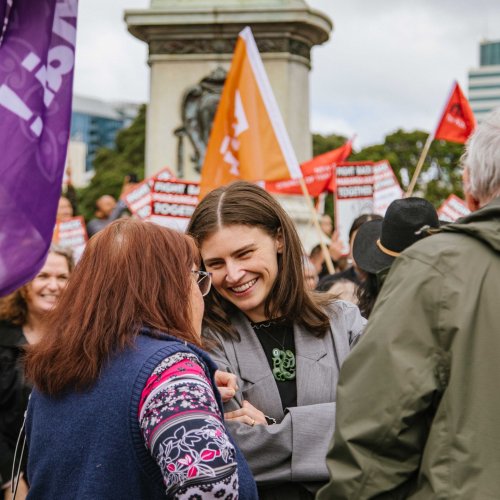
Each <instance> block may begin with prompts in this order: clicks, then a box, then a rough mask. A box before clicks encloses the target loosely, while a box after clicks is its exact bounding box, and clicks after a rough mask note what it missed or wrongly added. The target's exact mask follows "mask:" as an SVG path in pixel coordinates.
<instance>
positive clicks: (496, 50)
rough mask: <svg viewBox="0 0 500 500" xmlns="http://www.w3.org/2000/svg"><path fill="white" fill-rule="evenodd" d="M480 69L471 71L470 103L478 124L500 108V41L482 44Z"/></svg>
mask: <svg viewBox="0 0 500 500" xmlns="http://www.w3.org/2000/svg"><path fill="white" fill-rule="evenodd" d="M479 50H480V56H479V68H475V69H471V70H470V71H469V102H470V105H471V108H472V111H473V112H474V115H475V116H476V119H477V121H478V122H480V121H481V119H482V118H483V117H484V116H485V115H487V114H488V113H489V112H490V111H491V110H492V109H493V108H495V107H497V106H500V40H497V41H484V42H481V44H480V49H479Z"/></svg>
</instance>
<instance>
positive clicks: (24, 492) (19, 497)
mask: <svg viewBox="0 0 500 500" xmlns="http://www.w3.org/2000/svg"><path fill="white" fill-rule="evenodd" d="M10 488H11V485H10V484H9V486H7V488H5V490H4V495H5V496H4V499H5V500H11V499H12V498H13V496H12V493H11V491H10ZM0 494H1V491H0ZM27 496H28V485H27V484H26V481H25V480H24V479H23V478H22V477H21V478H20V479H19V485H18V486H17V493H16V500H25V499H26V497H27Z"/></svg>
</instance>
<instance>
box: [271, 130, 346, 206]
mask: <svg viewBox="0 0 500 500" xmlns="http://www.w3.org/2000/svg"><path fill="white" fill-rule="evenodd" d="M351 152H352V139H350V140H349V141H347V142H346V143H345V144H344V145H343V146H341V147H340V148H337V149H333V150H332V151H328V152H327V153H323V154H321V155H318V156H315V157H314V158H313V159H312V160H309V161H306V162H304V163H302V164H301V165H300V169H301V170H302V175H303V176H304V181H305V183H306V186H307V190H308V191H309V194H310V195H311V196H319V195H320V194H321V193H324V192H325V191H327V188H328V186H329V184H330V183H331V179H332V176H333V169H334V168H335V164H336V163H338V162H341V161H344V160H345V159H346V158H347V157H348V156H349V155H350V154H351ZM265 189H266V191H268V192H269V193H276V194H302V189H301V188H300V184H299V181H298V180H296V179H290V180H284V181H275V182H266V183H265Z"/></svg>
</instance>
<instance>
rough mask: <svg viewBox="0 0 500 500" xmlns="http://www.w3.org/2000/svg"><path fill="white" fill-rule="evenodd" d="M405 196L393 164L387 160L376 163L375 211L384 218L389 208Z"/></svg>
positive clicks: (374, 182) (374, 178)
mask: <svg viewBox="0 0 500 500" xmlns="http://www.w3.org/2000/svg"><path fill="white" fill-rule="evenodd" d="M403 195H404V193H403V190H402V189H401V186H400V185H399V181H398V179H397V177H396V174H395V173H394V170H393V169H392V167H391V164H390V163H389V162H388V161H387V160H382V161H379V162H376V163H375V165H374V166H373V211H374V212H375V213H376V214H379V215H381V216H382V217H383V216H384V215H385V212H386V210H387V207H388V206H389V205H390V204H391V203H392V202H393V201H394V200H400V199H401V198H403Z"/></svg>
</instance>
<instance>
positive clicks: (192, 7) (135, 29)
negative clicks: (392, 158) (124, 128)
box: [125, 0, 332, 179]
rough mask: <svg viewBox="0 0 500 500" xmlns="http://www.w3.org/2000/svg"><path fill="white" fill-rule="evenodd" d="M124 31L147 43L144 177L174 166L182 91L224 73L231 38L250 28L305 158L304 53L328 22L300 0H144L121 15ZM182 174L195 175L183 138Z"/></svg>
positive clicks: (307, 136) (308, 138)
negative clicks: (148, 4) (147, 0)
mask: <svg viewBox="0 0 500 500" xmlns="http://www.w3.org/2000/svg"><path fill="white" fill-rule="evenodd" d="M125 20H126V22H127V26H128V29H129V31H130V32H131V33H132V34H133V35H134V36H136V37H137V38H139V39H141V40H144V41H145V42H146V43H147V44H148V46H149V61H148V62H149V65H150V66H151V81H150V89H151V93H150V103H149V108H148V115H147V129H146V131H147V132H146V135H147V136H146V175H150V174H153V173H154V172H156V171H158V170H160V169H161V168H162V167H163V166H165V165H168V166H170V167H171V168H172V169H173V170H174V171H176V170H177V167H178V144H179V140H180V139H179V134H178V133H177V135H176V130H177V132H178V128H179V126H181V125H182V118H181V105H182V102H183V97H184V94H185V92H186V90H187V89H188V88H190V87H192V86H194V85H196V84H198V83H199V82H200V81H201V80H202V79H203V78H205V77H207V76H208V75H209V74H210V73H211V72H213V71H214V70H215V69H217V68H218V67H222V68H224V69H226V70H227V69H228V68H229V64H230V61H231V57H232V54H233V50H234V46H235V43H236V39H237V36H238V33H239V32H240V31H241V30H242V29H243V28H244V27H245V26H251V27H252V31H253V33H254V37H255V39H256V42H257V45H258V48H259V51H260V52H261V55H262V59H263V61H264V65H265V68H266V71H267V73H268V75H269V79H270V81H271V86H272V87H273V91H274V94H275V96H276V99H277V101H278V105H279V107H280V110H281V113H282V115H283V119H284V122H285V126H286V127H287V130H288V133H289V135H290V138H291V141H292V144H293V146H294V148H295V152H296V154H297V157H298V159H299V161H304V160H307V159H309V158H311V135H310V131H309V70H310V51H311V48H312V47H313V46H314V45H316V44H320V43H323V42H325V41H326V40H328V37H329V33H330V31H331V29H332V24H331V21H330V20H329V19H328V18H327V17H326V16H325V15H324V14H322V13H320V12H317V11H314V10H311V9H310V8H309V7H308V6H307V5H306V4H305V2H304V0H265V1H263V0H210V1H209V0H182V1H179V0H151V7H150V8H149V9H146V10H133V11H127V12H125ZM182 149H183V150H184V151H183V152H182V157H183V163H184V172H183V173H184V177H186V178H188V179H194V178H197V176H198V174H197V172H196V170H195V169H194V165H193V163H192V161H191V157H192V156H193V152H194V150H193V147H192V145H191V143H190V142H189V141H188V140H185V141H184V144H183V148H182Z"/></svg>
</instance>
